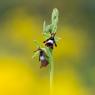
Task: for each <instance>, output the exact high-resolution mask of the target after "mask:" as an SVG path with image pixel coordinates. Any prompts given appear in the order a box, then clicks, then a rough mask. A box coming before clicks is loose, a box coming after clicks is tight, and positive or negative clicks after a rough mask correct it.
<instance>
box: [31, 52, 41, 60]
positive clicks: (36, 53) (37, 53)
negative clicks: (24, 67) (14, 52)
mask: <svg viewBox="0 0 95 95" xmlns="http://www.w3.org/2000/svg"><path fill="white" fill-rule="evenodd" d="M37 55H39V51H36V52H34V54H33V56H32V59H33V58H35V57H36V56H37Z"/></svg>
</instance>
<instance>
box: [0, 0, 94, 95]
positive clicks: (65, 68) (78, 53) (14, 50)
mask: <svg viewBox="0 0 95 95" xmlns="http://www.w3.org/2000/svg"><path fill="white" fill-rule="evenodd" d="M55 7H56V8H58V9H59V12H60V17H59V23H58V31H57V35H58V36H59V37H61V38H62V39H61V40H60V41H59V42H58V43H57V44H58V47H57V48H55V50H54V68H55V70H54V81H53V89H54V95H95V50H94V48H95V44H94V43H95V42H94V40H95V32H94V31H95V0H0V95H49V69H48V68H43V69H40V68H39V66H40V64H39V62H38V58H35V59H32V55H33V51H34V50H35V49H36V46H35V44H34V42H33V40H37V41H38V42H39V43H40V44H41V45H43V44H42V42H43V40H44V38H43V35H42V27H43V21H44V20H46V21H47V22H48V24H49V23H50V19H51V18H50V17H51V13H52V10H53V8H55Z"/></svg>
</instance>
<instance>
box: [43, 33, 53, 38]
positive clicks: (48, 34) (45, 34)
mask: <svg viewBox="0 0 95 95" xmlns="http://www.w3.org/2000/svg"><path fill="white" fill-rule="evenodd" d="M43 35H44V37H45V38H46V39H48V38H50V36H51V35H50V33H44V34H43Z"/></svg>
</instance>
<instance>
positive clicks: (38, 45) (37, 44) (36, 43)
mask: <svg viewBox="0 0 95 95" xmlns="http://www.w3.org/2000/svg"><path fill="white" fill-rule="evenodd" d="M34 43H35V45H36V47H37V48H39V47H40V44H39V43H38V42H37V41H36V40H34Z"/></svg>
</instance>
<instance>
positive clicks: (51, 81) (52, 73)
mask: <svg viewBox="0 0 95 95" xmlns="http://www.w3.org/2000/svg"><path fill="white" fill-rule="evenodd" d="M46 49H47V52H48V56H49V63H50V95H53V75H54V64H53V56H52V49H50V48H48V47H46Z"/></svg>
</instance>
